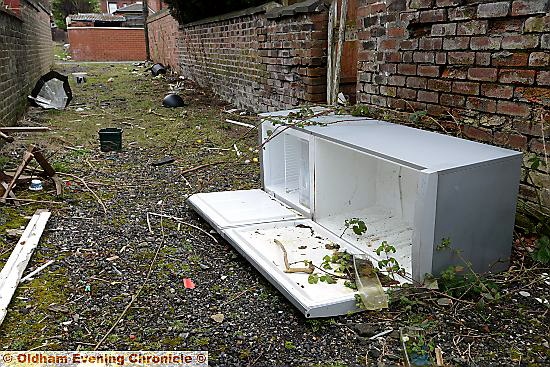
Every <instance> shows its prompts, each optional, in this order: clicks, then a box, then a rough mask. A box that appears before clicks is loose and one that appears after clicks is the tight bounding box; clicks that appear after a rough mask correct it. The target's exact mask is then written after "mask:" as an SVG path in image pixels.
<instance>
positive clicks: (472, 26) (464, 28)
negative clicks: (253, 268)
mask: <svg viewBox="0 0 550 367" xmlns="http://www.w3.org/2000/svg"><path fill="white" fill-rule="evenodd" d="M488 25H489V22H488V21H486V20H470V21H469V22H461V23H458V25H457V28H456V34H457V35H458V36H462V35H466V36H471V35H477V34H486V33H487V28H488Z"/></svg>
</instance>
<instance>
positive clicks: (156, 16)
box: [147, 8, 170, 23]
mask: <svg viewBox="0 0 550 367" xmlns="http://www.w3.org/2000/svg"><path fill="white" fill-rule="evenodd" d="M168 15H170V9H168V8H164V9H161V10H159V11H157V12H156V13H154V14H150V15H149V16H148V17H147V23H151V22H154V21H156V20H159V19H162V18H164V17H166V16H168Z"/></svg>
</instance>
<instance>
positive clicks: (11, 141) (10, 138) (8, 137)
mask: <svg viewBox="0 0 550 367" xmlns="http://www.w3.org/2000/svg"><path fill="white" fill-rule="evenodd" d="M0 138H2V139H4V140H5V141H7V142H8V143H13V141H14V140H15V139H14V138H13V136H9V135H6V134H4V133H3V132H2V131H0Z"/></svg>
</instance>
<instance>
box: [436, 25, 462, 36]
mask: <svg viewBox="0 0 550 367" xmlns="http://www.w3.org/2000/svg"><path fill="white" fill-rule="evenodd" d="M455 34H456V23H445V24H434V25H432V31H431V35H432V36H453V35H455Z"/></svg>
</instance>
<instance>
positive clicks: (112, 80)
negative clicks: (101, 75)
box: [107, 78, 115, 83]
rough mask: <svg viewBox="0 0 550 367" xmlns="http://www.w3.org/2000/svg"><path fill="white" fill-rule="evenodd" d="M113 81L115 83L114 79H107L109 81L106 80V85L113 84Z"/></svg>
mask: <svg viewBox="0 0 550 367" xmlns="http://www.w3.org/2000/svg"><path fill="white" fill-rule="evenodd" d="M114 81H115V79H114V78H109V79H107V83H112V82H114Z"/></svg>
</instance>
